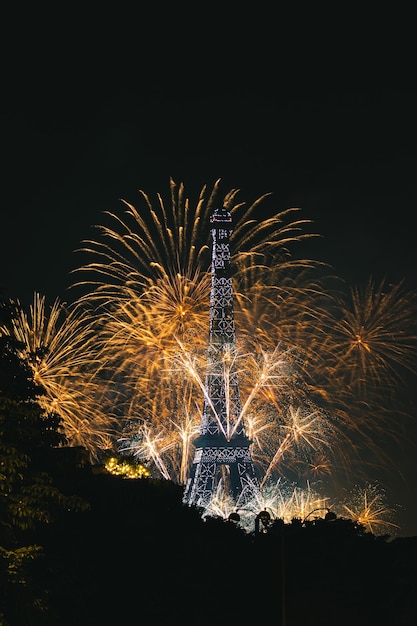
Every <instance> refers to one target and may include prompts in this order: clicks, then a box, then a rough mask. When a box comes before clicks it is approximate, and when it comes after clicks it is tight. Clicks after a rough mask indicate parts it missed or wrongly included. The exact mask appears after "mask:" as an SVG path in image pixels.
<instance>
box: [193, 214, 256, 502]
mask: <svg viewBox="0 0 417 626" xmlns="http://www.w3.org/2000/svg"><path fill="white" fill-rule="evenodd" d="M210 222H211V235H212V257H211V291H210V328H209V342H208V348H207V369H206V379H205V393H204V405H203V412H202V418H201V425H200V433H199V436H198V437H197V438H196V440H195V441H194V445H195V454H194V461H193V464H192V466H191V470H190V474H189V478H188V481H187V484H186V487H185V492H184V497H183V501H184V503H185V504H188V505H196V506H202V507H206V506H207V505H208V504H209V502H210V500H211V498H212V497H213V495H214V494H215V493H216V492H217V490H218V489H220V490H221V491H222V492H223V493H224V494H225V495H228V496H230V497H231V498H232V499H233V500H234V502H235V504H239V505H241V506H244V505H245V504H246V503H247V502H248V501H249V500H251V499H252V498H253V495H254V493H255V491H256V490H258V489H259V485H258V480H257V477H256V472H255V468H254V464H253V461H252V457H251V452H250V445H251V443H252V442H251V441H250V439H249V438H248V437H247V436H246V433H245V425H244V421H243V417H242V406H241V399H240V390H239V381H238V372H237V368H236V336H235V322H234V309H233V286H232V275H231V267H230V236H231V234H232V232H233V229H232V216H231V214H230V213H229V212H228V211H227V210H226V209H225V208H224V207H223V208H221V209H215V211H214V212H213V213H212V215H211V217H210Z"/></svg>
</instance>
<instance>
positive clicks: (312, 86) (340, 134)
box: [0, 12, 417, 534]
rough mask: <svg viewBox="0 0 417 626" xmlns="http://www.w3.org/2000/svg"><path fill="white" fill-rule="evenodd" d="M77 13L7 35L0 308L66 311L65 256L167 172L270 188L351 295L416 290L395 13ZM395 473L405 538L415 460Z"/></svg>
mask: <svg viewBox="0 0 417 626" xmlns="http://www.w3.org/2000/svg"><path fill="white" fill-rule="evenodd" d="M44 17H45V20H46V17H47V16H44ZM84 17H85V16H83V18H82V19H81V17H80V16H79V15H76V14H74V13H71V15H68V16H67V18H66V19H65V20H61V19H59V20H58V18H56V17H53V16H48V19H49V20H51V19H52V20H53V23H54V28H47V27H46V22H45V23H43V21H42V17H40V16H39V15H35V14H33V16H28V15H26V19H25V21H24V23H22V22H19V25H18V26H16V23H15V22H14V23H13V26H11V32H10V33H9V39H10V41H9V47H8V55H6V56H5V57H3V58H4V60H3V75H2V92H3V97H2V101H1V138H2V139H1V149H2V169H1V171H2V206H3V208H2V217H1V246H0V290H1V295H2V296H3V297H14V298H19V299H20V300H21V302H22V303H24V304H30V302H31V301H32V298H33V292H34V291H38V292H40V293H41V294H44V295H46V296H47V297H48V298H50V299H54V298H55V297H60V298H61V299H64V300H68V299H69V294H68V292H67V287H68V285H69V284H70V282H71V279H70V277H69V271H70V270H71V269H72V268H74V267H75V266H76V265H77V258H76V256H75V255H74V250H75V249H76V248H77V247H78V246H79V244H80V242H81V240H82V239H83V238H84V237H88V236H89V235H90V234H91V231H90V226H91V225H92V224H95V223H100V222H101V212H102V211H104V210H110V211H117V210H118V209H119V207H120V198H124V199H126V200H128V201H130V202H132V203H133V204H135V201H136V200H137V199H138V194H137V190H138V189H143V190H145V191H147V192H149V193H150V194H151V195H153V194H155V193H156V192H162V193H166V192H168V184H169V177H170V176H172V177H173V178H174V180H175V181H176V182H184V184H185V186H186V189H187V190H190V194H193V193H196V192H197V191H199V190H200V189H201V187H202V186H203V185H204V184H206V183H207V184H212V183H214V181H215V180H216V179H217V178H221V179H222V180H223V183H224V187H225V188H226V189H229V188H232V187H233V188H239V189H241V197H242V199H246V198H247V199H254V198H256V197H258V196H260V195H262V194H263V193H267V192H272V193H273V197H274V198H275V201H276V206H277V208H282V209H285V208H287V207H289V206H299V207H301V208H302V210H303V215H304V216H305V217H306V218H310V219H312V220H313V221H314V222H315V226H316V231H317V232H319V233H320V234H321V235H322V236H323V237H322V239H320V241H319V243H317V244H316V245H317V247H316V249H315V250H314V256H315V257H316V258H318V259H320V260H323V261H326V262H329V263H331V264H332V265H333V266H334V267H335V268H336V269H337V271H338V273H339V274H340V275H341V276H343V277H345V278H346V279H348V280H349V282H351V283H352V284H353V283H354V284H360V283H363V282H364V281H366V280H367V279H368V277H369V276H370V275H374V276H377V277H382V276H388V277H389V278H391V279H392V280H394V281H397V280H400V279H402V278H404V279H405V280H406V281H407V284H408V285H410V287H417V252H416V244H415V235H414V229H415V226H414V214H415V210H416V199H417V183H416V171H417V169H416V168H417V133H416V111H417V106H416V105H417V92H416V87H415V76H414V75H415V71H414V64H413V58H415V50H414V49H413V48H414V43H413V42H414V37H410V33H408V32H407V22H408V20H407V16H405V15H401V16H399V15H398V16H394V17H395V18H397V19H394V21H392V18H393V16H390V15H387V16H385V20H384V22H382V23H381V22H380V18H381V16H380V15H378V16H375V15H370V16H367V18H366V21H364V19H363V17H364V16H363V15H362V16H360V19H359V18H358V19H356V17H355V16H344V21H343V20H342V22H343V24H344V27H345V29H344V30H341V28H342V26H341V24H342V22H341V21H340V20H339V19H338V20H336V19H335V16H333V17H332V16H330V17H329V16H327V20H329V19H330V20H332V19H333V20H334V21H333V22H328V24H330V23H332V27H331V28H325V27H323V25H322V23H321V19H320V16H317V15H314V16H304V18H305V19H304V21H303V23H302V24H301V23H299V21H298V19H299V18H298V17H297V15H296V12H295V14H294V15H292V16H291V19H290V18H289V17H288V16H285V19H284V17H283V16H281V19H278V18H275V21H274V22H273V23H272V20H271V16H268V15H262V16H261V15H256V14H255V15H252V14H248V15H246V16H245V19H243V18H242V15H239V16H238V19H237V18H236V19H237V21H235V19H234V18H233V19H229V20H228V22H227V24H226V23H225V22H224V18H223V19H222V20H220V19H218V18H219V16H216V17H213V16H212V17H211V19H210V23H209V24H208V23H207V24H205V27H204V28H202V26H201V19H197V18H196V17H195V19H194V20H193V22H192V24H189V25H188V26H187V22H186V20H185V21H183V20H182V19H179V17H178V16H176V21H175V23H174V24H172V25H171V24H170V16H169V15H165V16H164V17H165V19H164V22H163V28H162V30H161V24H160V23H159V21H158V18H159V16H154V17H153V18H152V19H151V18H149V17H148V16H147V17H146V18H145V17H144V16H139V17H137V16H136V17H133V15H132V16H129V15H118V16H117V22H115V23H113V16H112V15H110V14H109V15H107V16H104V17H103V15H99V16H95V17H94V18H90V19H89V21H88V22H86V20H85V19H84ZM182 17H184V19H185V18H186V17H187V18H188V19H191V16H190V15H188V16H187V15H184V16H182ZM310 17H311V18H312V19H313V21H314V24H315V26H314V27H312V24H311V23H310V21H309V18H310ZM32 18H33V19H34V20H36V28H34V27H33V22H32ZM133 19H134V22H132V20H133ZM323 19H326V16H323ZM346 19H347V20H348V22H349V26H350V27H349V26H348V24H347V23H346ZM409 19H410V20H411V16H410V17H409ZM54 20H55V21H54ZM41 22H42V24H41ZM64 22H65V23H64ZM180 23H181V26H179V24H180ZM318 24H321V26H320V27H318V26H317V25H318ZM171 26H172V27H171ZM12 42H13V46H12ZM17 48H18V49H19V54H17ZM12 51H13V52H12ZM416 431H417V429H415V432H414V434H412V435H411V437H412V438H413V437H415V436H416ZM403 471H404V472H405V473H406V477H407V480H406V481H405V482H406V487H405V488H404V493H403V494H402V495H403V497H404V501H405V506H406V508H407V511H408V517H407V524H408V528H409V529H410V533H412V534H417V505H416V494H415V489H414V486H415V485H416V480H417V469H416V463H415V460H414V461H413V462H411V460H409V459H407V462H406V463H404V468H403Z"/></svg>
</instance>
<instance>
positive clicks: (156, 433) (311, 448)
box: [73, 180, 417, 510]
mask: <svg viewBox="0 0 417 626" xmlns="http://www.w3.org/2000/svg"><path fill="white" fill-rule="evenodd" d="M139 194H140V201H141V205H140V207H139V208H136V207H135V206H134V205H133V204H131V203H128V202H126V201H122V204H123V206H124V212H123V214H122V215H119V214H118V213H115V212H113V213H112V212H105V218H106V221H109V224H110V225H107V226H105V225H103V226H97V232H98V237H97V239H90V240H87V241H85V242H84V243H83V245H82V248H81V249H80V252H81V253H82V254H83V255H84V258H87V262H85V263H84V264H83V265H81V267H79V268H77V269H76V270H74V273H75V274H76V275H77V277H78V280H76V282H74V285H73V287H76V288H77V289H81V291H82V292H83V295H81V296H80V297H79V299H78V300H77V303H76V309H77V310H78V311H80V310H83V311H87V312H88V315H87V318H88V320H89V324H90V325H91V326H90V327H91V328H93V329H94V337H95V349H94V352H93V354H94V366H93V371H94V370H95V368H96V367H97V368H98V369H99V370H101V371H103V370H105V371H106V372H112V375H111V378H112V380H111V382H112V383H113V388H114V389H115V390H117V402H115V404H117V413H118V419H119V428H118V430H119V437H118V439H119V441H118V445H119V446H121V449H122V450H123V451H124V452H125V453H126V454H134V455H135V457H136V458H137V460H138V461H140V462H143V463H146V464H148V465H149V466H150V467H151V468H152V471H153V472H154V473H156V474H157V475H161V476H163V477H165V478H169V479H171V480H174V481H176V482H179V483H181V484H184V482H185V479H186V477H187V475H188V471H189V467H190V463H191V462H192V458H193V452H194V451H193V444H192V441H193V438H194V437H195V435H196V434H197V433H198V431H199V427H200V422H201V409H202V404H203V399H204V394H205V385H204V380H205V374H206V366H207V358H206V357H207V355H206V350H207V340H208V327H209V294H210V272H209V267H210V251H209V248H208V246H207V238H208V234H207V233H208V224H209V217H210V215H211V213H212V211H213V209H214V208H215V207H216V206H219V205H221V206H224V207H225V208H226V209H227V210H228V211H229V212H230V213H231V214H232V216H233V223H234V225H235V226H234V230H233V233H232V236H231V251H232V258H231V264H232V268H233V280H234V297H235V304H234V313H235V321H236V329H237V332H236V344H237V352H236V355H234V357H233V358H234V361H235V363H234V365H235V369H236V371H237V375H238V379H239V388H240V393H241V397H242V414H241V415H240V416H239V419H240V420H244V422H245V427H246V430H247V433H248V435H249V437H250V438H251V440H252V441H253V444H252V450H251V451H252V457H253V459H254V462H255V463H256V466H257V469H258V470H259V474H260V475H261V476H263V477H264V479H263V481H262V486H263V490H265V489H266V485H267V484H269V482H270V480H272V479H274V480H275V482H276V481H277V480H281V478H282V477H283V476H290V477H291V479H294V478H295V477H297V476H298V478H299V479H301V478H302V480H303V481H304V480H308V481H311V480H314V479H320V480H323V478H324V477H325V478H326V479H330V478H335V477H336V476H340V475H341V474H342V473H343V472H346V473H348V472H349V471H350V469H351V468H352V467H353V466H354V467H355V470H356V469H357V468H360V465H361V450H360V449H361V448H362V450H363V449H365V450H366V464H367V465H368V466H369V464H370V463H371V462H372V461H371V458H372V456H373V454H375V452H376V451H377V450H378V446H377V443H376V437H375V431H377V430H380V431H381V432H384V431H385V429H386V419H385V418H386V414H387V413H388V411H387V408H386V406H385V405H386V397H384V402H385V405H384V402H382V401H380V400H379V398H381V390H382V391H384V392H385V391H386V390H387V389H389V390H390V392H393V389H394V387H395V385H393V384H392V383H391V380H392V379H395V380H397V370H398V369H400V370H401V369H403V370H404V369H407V370H409V371H410V370H411V371H412V370H413V368H412V360H413V358H414V357H415V347H416V336H417V334H416V325H415V319H416V316H415V308H416V307H415V304H416V301H417V300H416V297H415V294H407V293H405V292H404V291H403V289H402V286H401V285H398V286H391V287H390V288H388V285H386V284H384V283H381V284H380V285H379V286H375V285H374V283H372V282H370V283H369V284H368V286H367V288H366V289H365V290H363V291H361V290H359V289H352V290H351V292H350V294H349V296H347V297H344V296H343V297H342V296H340V293H342V292H341V290H340V289H338V290H336V291H335V292H329V289H328V287H329V284H330V279H331V280H333V279H334V277H333V276H330V277H329V276H328V275H327V274H326V272H327V268H326V267H325V266H324V265H323V264H321V263H319V262H317V261H314V260H311V259H305V258H302V259H298V258H294V256H293V248H295V247H296V246H298V245H299V244H300V243H301V242H302V241H303V240H304V239H306V238H310V237H314V236H316V235H315V234H314V233H311V232H308V230H309V228H310V225H311V222H310V221H309V220H305V219H301V218H300V211H299V209H287V210H285V211H279V212H275V211H274V210H272V209H271V206H270V204H268V203H270V200H271V198H270V194H265V195H263V196H261V197H259V198H257V199H256V200H255V201H254V202H253V203H251V204H247V203H244V202H241V201H240V200H239V191H238V190H236V189H232V190H230V191H228V192H226V193H222V192H221V190H220V181H217V182H216V183H215V184H214V185H213V187H212V188H211V189H209V188H208V187H207V186H205V187H203V189H202V190H201V192H200V194H199V195H198V198H197V200H196V202H195V203H192V202H190V200H189V199H188V197H187V196H186V194H185V188H184V186H183V185H182V184H181V185H177V184H175V183H174V181H172V180H171V181H170V195H169V200H166V199H164V198H163V196H162V195H160V194H157V196H156V201H154V202H153V201H152V199H151V198H150V196H149V195H148V194H146V193H145V192H143V191H139ZM323 270H324V271H323ZM336 280H338V279H337V278H336ZM97 364H98V365H97ZM228 371H230V366H229V367H228V366H227V363H225V377H226V378H227V372H228ZM413 373H414V372H413ZM387 381H389V382H387ZM397 382H398V380H397ZM358 441H359V442H360V444H358ZM353 460H355V462H354V461H353ZM335 479H336V478H335ZM291 484H292V482H291ZM293 498H294V495H293ZM219 499H220V496H219V494H217V500H218V501H219ZM217 505H218V506H220V504H219V502H218V503H217ZM217 505H216V506H217ZM227 508H228V507H227V506H226V507H225V510H226V509H227Z"/></svg>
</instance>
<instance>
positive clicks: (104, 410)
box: [0, 292, 115, 459]
mask: <svg viewBox="0 0 417 626" xmlns="http://www.w3.org/2000/svg"><path fill="white" fill-rule="evenodd" d="M11 304H12V305H13V307H14V310H15V313H16V314H15V316H14V317H13V319H12V321H11V323H10V324H9V325H7V326H2V327H1V328H0V334H5V335H10V336H12V337H14V338H15V339H16V340H17V341H19V342H20V345H21V348H20V350H19V354H20V357H21V358H22V359H23V360H25V361H27V363H28V364H29V365H30V367H31V368H32V371H33V375H34V380H35V382H36V383H37V384H38V385H40V386H41V387H42V388H43V389H44V391H45V394H44V395H40V396H39V399H38V401H39V404H40V406H41V407H42V408H43V409H44V410H45V411H48V412H55V413H57V414H58V415H59V416H60V417H61V419H62V426H63V429H64V432H65V435H66V437H67V440H68V442H69V444H70V445H82V446H83V447H85V448H86V449H87V450H88V451H89V453H90V455H91V458H92V459H96V458H97V456H96V454H97V450H99V449H100V448H105V447H106V446H108V445H109V442H110V441H111V440H113V439H114V426H115V422H114V421H113V420H112V417H111V413H110V410H109V406H106V394H105V389H104V385H103V382H102V380H100V379H99V378H98V377H97V376H96V375H95V372H97V370H99V369H100V363H99V361H98V360H97V356H96V354H95V350H94V346H95V339H94V333H93V331H92V328H91V327H90V326H89V325H88V324H87V323H86V320H85V319H84V318H83V317H81V316H79V315H78V312H77V311H76V310H75V309H74V310H72V311H69V310H68V309H67V308H66V307H65V305H64V304H63V303H61V302H60V301H59V300H58V299H57V300H55V302H54V304H53V305H52V307H50V310H49V311H48V309H47V306H46V299H45V297H44V296H40V294H38V293H36V292H35V293H34V299H33V305H31V307H30V312H29V314H27V313H26V311H25V310H24V309H23V308H22V306H21V304H20V302H18V301H17V302H12V303H11Z"/></svg>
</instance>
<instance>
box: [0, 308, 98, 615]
mask: <svg viewBox="0 0 417 626" xmlns="http://www.w3.org/2000/svg"><path fill="white" fill-rule="evenodd" d="M0 314H1V316H2V317H3V318H4V317H6V318H7V316H10V315H11V313H10V308H8V307H7V306H5V305H0ZM17 348H18V346H17V343H16V341H15V340H13V339H11V338H10V337H7V336H0V624H2V625H7V624H16V623H19V624H22V625H23V624H26V623H27V624H29V623H30V624H31V625H32V624H35V623H44V622H43V621H39V622H38V621H36V620H37V619H39V620H41V619H42V616H43V615H44V614H46V608H47V603H46V597H47V593H46V590H44V589H42V577H41V576H39V573H40V566H41V560H42V559H41V557H42V556H43V555H44V550H43V548H42V546H41V545H38V542H37V534H36V531H37V529H38V528H39V527H41V526H42V525H46V524H51V523H52V522H53V521H54V520H55V519H56V518H57V517H58V516H59V515H60V514H62V512H63V511H65V510H66V509H67V508H72V509H74V508H75V509H77V510H82V509H84V508H85V507H86V506H87V503H86V502H84V501H83V500H82V499H81V498H79V497H77V496H73V495H65V494H64V493H62V492H61V491H60V489H59V488H58V487H57V486H56V484H55V482H54V478H53V476H52V475H51V473H50V468H51V467H52V465H51V459H52V452H53V450H54V449H56V448H58V447H59V446H63V445H64V444H65V437H64V435H63V434H62V432H61V430H60V421H59V418H58V417H57V415H55V414H53V413H51V414H48V413H45V412H44V410H43V409H42V408H41V407H40V405H39V403H38V401H37V399H38V398H39V397H40V395H41V394H42V389H41V388H39V387H38V386H37V385H36V384H35V382H34V380H33V376H32V373H31V370H30V368H29V367H28V365H27V364H26V363H24V362H22V361H21V359H20V358H19V357H18V355H17ZM35 616H37V617H35Z"/></svg>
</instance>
